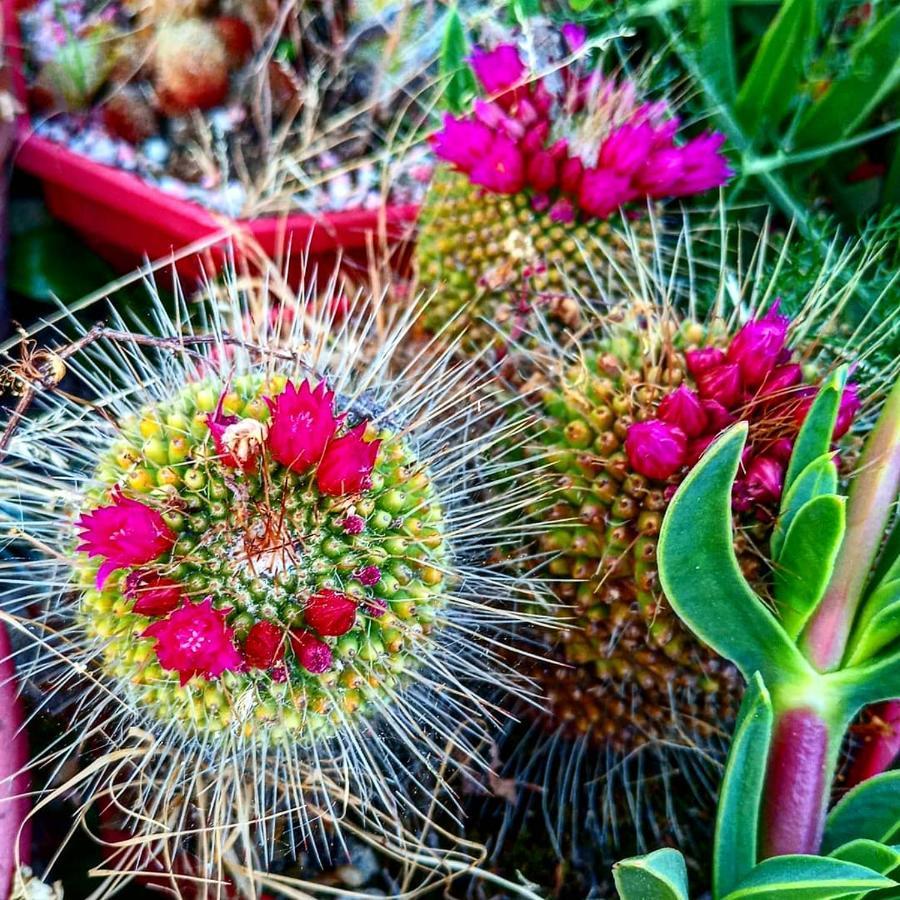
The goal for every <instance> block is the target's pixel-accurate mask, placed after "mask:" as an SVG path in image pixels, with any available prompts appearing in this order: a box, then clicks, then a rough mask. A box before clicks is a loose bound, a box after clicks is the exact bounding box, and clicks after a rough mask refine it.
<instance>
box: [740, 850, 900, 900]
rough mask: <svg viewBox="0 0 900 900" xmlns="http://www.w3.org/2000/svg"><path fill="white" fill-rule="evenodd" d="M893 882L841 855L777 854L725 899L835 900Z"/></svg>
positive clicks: (889, 885)
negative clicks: (834, 899) (835, 899)
mask: <svg viewBox="0 0 900 900" xmlns="http://www.w3.org/2000/svg"><path fill="white" fill-rule="evenodd" d="M893 884H895V882H894V881H892V880H891V879H890V878H886V877H885V876H884V875H879V874H878V872H873V871H872V870H871V869H868V868H866V867H865V866H860V865H857V864H856V863H852V862H844V861H843V860H840V859H831V858H830V857H827V856H775V857H772V858H771V859H766V860H763V862H761V863H760V864H759V865H758V866H756V868H755V869H754V870H753V871H752V872H750V874H749V875H747V877H746V878H744V879H743V880H742V881H741V883H740V885H738V887H737V888H736V889H735V890H733V891H732V892H731V893H730V894H726V895H725V897H724V900H750V898H752V900H832V898H837V897H846V896H847V895H848V894H854V893H856V892H857V891H871V890H877V889H878V888H886V887H891V885H893Z"/></svg>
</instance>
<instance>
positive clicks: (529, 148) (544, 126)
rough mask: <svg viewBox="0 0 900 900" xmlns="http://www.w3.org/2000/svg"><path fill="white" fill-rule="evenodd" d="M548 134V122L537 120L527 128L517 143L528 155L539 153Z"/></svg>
mask: <svg viewBox="0 0 900 900" xmlns="http://www.w3.org/2000/svg"><path fill="white" fill-rule="evenodd" d="M548 134H550V123H549V122H538V123H537V124H536V125H534V126H532V127H531V128H529V129H528V131H527V132H526V133H525V136H524V137H523V138H522V140H521V142H520V144H519V146H520V147H521V148H522V152H523V153H525V154H527V155H528V156H534V154H535V153H540V152H541V151H542V150H543V149H544V141H546V140H547V135H548Z"/></svg>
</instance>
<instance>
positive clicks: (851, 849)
mask: <svg viewBox="0 0 900 900" xmlns="http://www.w3.org/2000/svg"><path fill="white" fill-rule="evenodd" d="M828 855H829V856H830V857H832V858H833V859H842V860H844V861H845V862H852V863H856V864H857V865H859V866H865V867H866V868H867V869H871V870H872V871H873V872H878V873H879V874H881V875H890V873H891V872H893V871H894V869H896V868H897V867H898V866H900V850H898V849H897V847H891V846H889V845H887V844H882V843H881V842H880V841H873V840H869V838H857V839H856V840H853V841H850V842H849V843H846V844H843V845H842V846H840V847H838V848H837V849H836V850H832V851H831V853H829V854H828Z"/></svg>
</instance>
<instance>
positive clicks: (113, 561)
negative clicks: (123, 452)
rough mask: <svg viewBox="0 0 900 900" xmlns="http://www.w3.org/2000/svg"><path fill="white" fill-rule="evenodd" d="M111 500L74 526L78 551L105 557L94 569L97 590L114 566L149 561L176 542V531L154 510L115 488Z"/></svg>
mask: <svg viewBox="0 0 900 900" xmlns="http://www.w3.org/2000/svg"><path fill="white" fill-rule="evenodd" d="M112 499H113V502H112V503H111V504H110V505H109V506H100V507H98V508H97V509H94V510H91V511H90V512H87V513H83V514H82V516H81V518H80V519H79V520H78V522H77V523H76V525H75V527H76V528H80V529H81V535H80V537H81V543H80V544H79V545H78V551H79V552H81V553H87V554H88V556H105V557H106V562H105V563H103V565H102V566H100V569H99V570H98V572H97V590H102V589H103V585H104V584H105V583H106V579H107V578H109V576H110V575H111V574H112V573H113V572H115V571H116V569H122V568H125V567H126V566H142V565H144V564H145V563H148V562H152V561H153V560H155V559H158V558H159V557H160V556H162V554H163V553H165V552H166V551H167V550H169V549H171V547H172V545H173V544H174V543H175V533H174V532H173V531H172V530H171V529H170V528H169V527H168V525H166V523H165V521H164V520H163V517H162V516H161V515H160V514H159V513H158V512H157V511H156V510H155V509H151V508H150V507H149V506H147V505H145V504H144V503H139V502H138V501H137V500H130V499H128V498H127V497H125V496H124V495H123V494H122V492H121V491H120V490H119V489H118V488H116V489H115V490H114V491H113V495H112Z"/></svg>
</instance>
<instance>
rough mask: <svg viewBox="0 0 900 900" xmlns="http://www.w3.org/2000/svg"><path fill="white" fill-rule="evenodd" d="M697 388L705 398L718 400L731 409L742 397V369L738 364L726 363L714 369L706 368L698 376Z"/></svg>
mask: <svg viewBox="0 0 900 900" xmlns="http://www.w3.org/2000/svg"><path fill="white" fill-rule="evenodd" d="M696 380H697V390H698V391H699V392H700V396H701V397H703V398H704V399H705V400H718V401H719V403H721V404H722V406H724V407H726V408H727V409H730V408H731V407H733V406H734V405H735V404H736V403H737V402H738V400H740V398H741V387H742V385H741V370H740V368H739V367H738V366H737V365H731V364H728V363H726V364H725V365H722V366H716V367H715V368H713V369H706V370H705V371H703V372H701V373H700V374H699V375H697V376H696Z"/></svg>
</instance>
